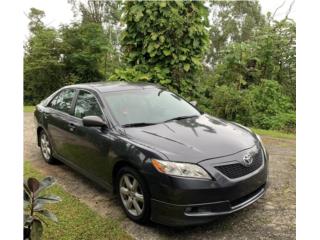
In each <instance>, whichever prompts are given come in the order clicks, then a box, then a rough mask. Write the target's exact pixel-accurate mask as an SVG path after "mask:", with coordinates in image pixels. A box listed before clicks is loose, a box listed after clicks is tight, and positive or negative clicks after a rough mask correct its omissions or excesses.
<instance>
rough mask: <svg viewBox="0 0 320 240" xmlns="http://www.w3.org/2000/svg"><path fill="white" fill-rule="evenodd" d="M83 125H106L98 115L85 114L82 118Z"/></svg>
mask: <svg viewBox="0 0 320 240" xmlns="http://www.w3.org/2000/svg"><path fill="white" fill-rule="evenodd" d="M82 123H83V126H86V127H106V126H107V124H106V123H105V122H104V121H103V120H102V119H101V117H98V116H86V117H84V118H82Z"/></svg>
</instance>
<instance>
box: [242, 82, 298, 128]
mask: <svg viewBox="0 0 320 240" xmlns="http://www.w3.org/2000/svg"><path fill="white" fill-rule="evenodd" d="M244 102H245V103H246V105H248V109H249V111H248V114H249V115H248V116H247V121H248V122H247V123H248V124H249V125H252V126H255V127H258V128H263V129H277V130H289V129H294V128H295V114H294V106H293V105H292V103H291V101H290V98H289V97H287V96H285V95H284V94H283V92H282V87H281V85H280V84H279V83H278V82H277V81H273V80H262V81H261V84H260V85H255V86H252V87H251V88H250V89H249V90H248V91H247V93H246V94H245V99H244ZM250 120H251V121H250Z"/></svg>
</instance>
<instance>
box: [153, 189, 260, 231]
mask: <svg viewBox="0 0 320 240" xmlns="http://www.w3.org/2000/svg"><path fill="white" fill-rule="evenodd" d="M265 191H266V185H265V184H264V185H262V186H261V187H259V188H258V189H257V190H256V191H254V192H253V193H251V194H248V195H247V196H244V197H242V198H240V199H238V200H237V201H233V202H230V201H219V202H212V203H203V204H188V205H176V204H170V203H166V202H161V201H158V200H155V199H153V200H152V201H151V209H152V214H151V220H152V221H154V222H157V223H161V224H165V225H168V226H187V225H198V224H203V223H207V222H210V221H212V220H213V219H214V218H215V217H217V216H221V215H227V214H231V213H234V212H237V211H239V210H241V209H243V208H245V207H247V206H249V205H251V204H252V203H254V202H255V201H257V200H258V199H259V198H261V197H262V196H263V195H264V193H265Z"/></svg>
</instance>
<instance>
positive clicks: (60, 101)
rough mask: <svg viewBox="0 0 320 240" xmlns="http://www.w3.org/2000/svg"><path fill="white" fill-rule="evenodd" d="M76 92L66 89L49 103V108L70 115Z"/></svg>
mask: <svg viewBox="0 0 320 240" xmlns="http://www.w3.org/2000/svg"><path fill="white" fill-rule="evenodd" d="M75 93H76V91H75V89H65V90H62V91H61V92H60V93H58V95H57V96H55V97H54V98H53V99H52V101H51V102H50V103H49V107H51V108H54V109H57V110H59V111H62V112H66V113H70V109H71V104H72V100H73V98H74V95H75Z"/></svg>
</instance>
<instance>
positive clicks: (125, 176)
mask: <svg viewBox="0 0 320 240" xmlns="http://www.w3.org/2000/svg"><path fill="white" fill-rule="evenodd" d="M117 186H118V189H117V190H118V191H117V192H118V196H119V199H120V201H121V205H122V208H123V209H124V211H125V213H126V215H127V216H128V217H129V218H130V219H131V220H133V221H135V222H138V223H146V222H148V221H149V217H150V195H149V192H148V189H147V185H146V183H145V181H144V180H143V179H142V177H141V176H140V174H139V173H138V172H137V171H136V170H135V169H133V168H131V167H124V168H122V169H121V170H120V171H119V173H118V177H117Z"/></svg>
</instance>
